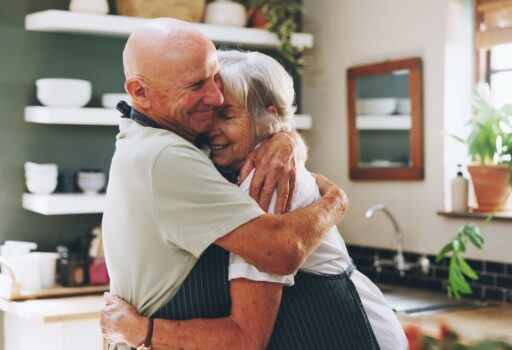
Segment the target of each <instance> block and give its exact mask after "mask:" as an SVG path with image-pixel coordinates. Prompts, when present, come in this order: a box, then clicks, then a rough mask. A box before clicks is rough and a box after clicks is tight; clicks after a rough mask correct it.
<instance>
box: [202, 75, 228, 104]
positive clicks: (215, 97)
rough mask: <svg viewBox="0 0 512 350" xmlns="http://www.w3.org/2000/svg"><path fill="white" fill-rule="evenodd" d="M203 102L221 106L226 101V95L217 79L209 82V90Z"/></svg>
mask: <svg viewBox="0 0 512 350" xmlns="http://www.w3.org/2000/svg"><path fill="white" fill-rule="evenodd" d="M203 103H205V104H206V105H209V106H216V107H220V106H222V104H223V103H224V95H222V91H221V90H220V86H219V85H218V84H217V82H216V81H213V82H212V83H211V84H209V86H208V91H207V93H206V96H205V97H204V99H203Z"/></svg>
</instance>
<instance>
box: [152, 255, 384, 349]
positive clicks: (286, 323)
mask: <svg viewBox="0 0 512 350" xmlns="http://www.w3.org/2000/svg"><path fill="white" fill-rule="evenodd" d="M228 265H229V252H227V251H225V250H223V249H222V248H220V247H217V246H215V245H212V246H210V247H209V248H208V249H207V250H206V251H205V252H204V253H203V255H202V256H201V258H200V259H199V260H198V262H197V264H196V265H195V266H194V269H193V270H192V272H191V273H190V274H189V275H188V277H187V279H186V280H185V282H184V283H183V285H182V287H181V288H180V290H179V291H178V293H177V294H176V295H175V296H174V297H173V298H172V299H171V300H170V301H169V302H168V303H167V305H165V306H164V307H163V308H161V309H160V310H159V311H157V312H156V313H155V314H154V315H153V316H152V317H153V318H164V319H172V320H187V319H192V318H218V317H226V316H228V315H229V314H230V306H231V300H230V294H229V281H228ZM352 270H353V268H352V269H350V270H349V271H347V272H345V273H342V274H340V275H334V276H329V275H314V274H310V273H305V272H302V271H299V272H298V273H297V275H296V276H295V285H294V286H292V287H284V288H283V297H282V302H281V306H280V308H279V313H278V315H277V320H276V324H275V327H274V331H273V333H272V337H271V338H270V342H269V344H268V347H267V349H280V350H286V349H290V350H316V349H325V350H327V349H328V350H343V349H346V350H373V349H379V346H378V344H377V341H376V339H375V335H374V334H373V331H372V329H371V326H370V323H369V321H368V318H367V316H366V313H365V311H364V309H363V305H362V303H361V300H360V298H359V295H358V294H357V291H356V289H355V286H354V284H353V282H352V281H351V279H350V274H351V273H352Z"/></svg>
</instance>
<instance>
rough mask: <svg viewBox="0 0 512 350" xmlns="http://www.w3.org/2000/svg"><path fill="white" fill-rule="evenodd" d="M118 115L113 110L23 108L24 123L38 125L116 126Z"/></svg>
mask: <svg viewBox="0 0 512 350" xmlns="http://www.w3.org/2000/svg"><path fill="white" fill-rule="evenodd" d="M120 115H121V113H120V112H119V111H117V110H116V109H113V108H112V109H110V108H52V107H42V106H27V107H25V121H26V122H29V123H39V124H70V125H118V124H119V118H120Z"/></svg>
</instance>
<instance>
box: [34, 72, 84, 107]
mask: <svg viewBox="0 0 512 350" xmlns="http://www.w3.org/2000/svg"><path fill="white" fill-rule="evenodd" d="M36 86H37V99H38V100H39V102H41V103H42V104H43V105H45V106H48V107H71V108H78V107H83V106H85V105H86V104H87V102H89V101H90V99H91V97H92V86H91V82H90V81H87V80H80V79H53V78H46V79H38V80H36Z"/></svg>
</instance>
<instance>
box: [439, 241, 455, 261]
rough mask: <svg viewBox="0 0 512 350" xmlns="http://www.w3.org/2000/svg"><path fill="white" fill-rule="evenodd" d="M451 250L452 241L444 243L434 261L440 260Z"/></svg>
mask: <svg viewBox="0 0 512 350" xmlns="http://www.w3.org/2000/svg"><path fill="white" fill-rule="evenodd" d="M451 251H453V245H452V242H450V243H448V244H446V245H445V246H444V247H443V248H442V249H441V250H440V251H439V253H437V255H436V262H440V261H441V260H442V259H443V257H445V256H446V255H447V254H448V253H449V252H451Z"/></svg>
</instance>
